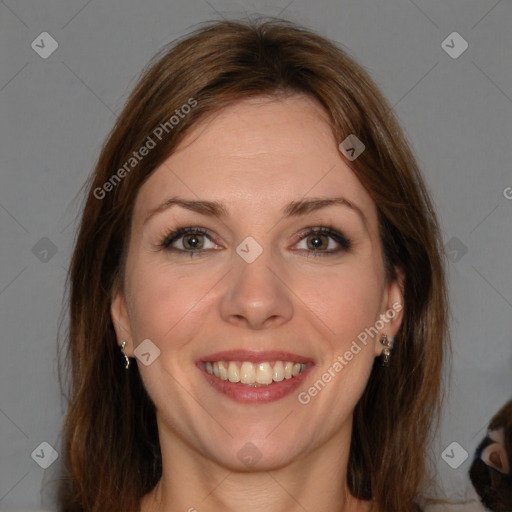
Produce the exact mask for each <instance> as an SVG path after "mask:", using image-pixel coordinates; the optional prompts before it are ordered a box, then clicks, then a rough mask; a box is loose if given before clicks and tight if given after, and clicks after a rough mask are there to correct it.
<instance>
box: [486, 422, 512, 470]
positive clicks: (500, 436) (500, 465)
mask: <svg viewBox="0 0 512 512" xmlns="http://www.w3.org/2000/svg"><path fill="white" fill-rule="evenodd" d="M504 437H505V429H504V428H503V427H502V428H499V429H496V430H492V431H490V432H489V438H490V439H492V440H493V441H494V442H493V443H491V444H490V445H489V446H486V447H485V448H484V449H483V451H482V455H481V456H480V458H481V459H482V460H483V461H484V462H485V463H486V464H487V465H488V466H489V467H491V468H494V469H496V470H497V471H499V472H500V473H503V474H505V475H509V474H510V465H509V462H508V455H507V451H506V449H505V439H504Z"/></svg>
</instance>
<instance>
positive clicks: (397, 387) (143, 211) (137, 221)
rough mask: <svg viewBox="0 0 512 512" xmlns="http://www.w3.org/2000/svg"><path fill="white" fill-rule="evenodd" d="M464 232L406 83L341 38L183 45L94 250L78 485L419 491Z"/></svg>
mask: <svg viewBox="0 0 512 512" xmlns="http://www.w3.org/2000/svg"><path fill="white" fill-rule="evenodd" d="M441 243H442V241H441V237H440V233H439V226H438V222H437V219H436V215H435V212H434V210H433V207H432V203H431V200H430V198H429V195H428V192H427V190H426V187H425V185H424V183H423V181H422V178H421V175H420V173H419V171H418V168H417V165H416V163H415V160H414V157H413V155H412V153H411V151H410V149H409V148H408V146H407V143H406V140H405V138H404V136H403V134H402V132H401V130H400V128H399V126H398V124H397V122H396V120H395V118H394V117H393V115H392V113H391V111H390V107H389V106H388V104H387V103H386V101H385V100H384V98H383V97H382V95H381V94H380V93H379V91H378V90H377V88H376V86H375V84H374V83H373V82H372V81H371V79H370V78H369V76H368V75H367V74H366V73H365V72H364V71H363V70H362V69H361V68H360V67H359V66H358V65H357V64H356V63H355V62H354V61H353V60H352V59H350V58H349V57H348V56H347V54H346V53H344V52H343V51H342V50H340V49H339V48H338V47H336V46H335V45H334V44H333V43H331V42H329V41H328V40H326V39H324V38H322V37H320V36H318V35H316V34H313V33H311V32H310V31H307V30H306V29H303V28H301V27H297V26H296V25H294V24H292V23H289V22H285V21H281V20H263V21H261V20H260V21H257V22H254V21H253V22H235V21H222V22H215V23H210V24H207V25H206V26H205V27H202V28H200V29H198V30H196V31H195V32H194V33H193V34H191V35H189V36H188V37H186V38H184V39H183V40H182V41H180V42H178V43H177V44H176V45H174V46H173V47H172V48H171V49H170V50H167V49H166V50H165V51H164V52H162V54H160V55H158V56H157V58H156V59H155V61H154V62H153V63H152V64H151V66H150V67H149V68H148V69H147V70H146V71H145V73H144V75H143V76H142V78H141V80H140V81H139V83H138V85H137V86H136V88H135V90H134V91H133V92H132V94H131V96H130V98H129V99H128V101H127V104H126V106H125V108H124V110H123V112H122V113H121V114H120V116H119V119H118V121H117V123H116V125H115V127H114V128H113V130H112V132H111V134H110V136H109V138H108V140H107V142H106V144H105V146H104V147H103V150H102V152H101V155H100V157H99V160H98V163H97V166H96V169H95V172H94V174H93V176H92V178H91V182H90V187H89V193H88V197H87V201H86V204H85V209H84V213H83V218H82V223H81V227H80V231H79V235H78V239H77V241H76V246H75V250H74V254H73V258H72V263H71V268H70V284H71V298H70V300H71V325H70V335H69V351H68V355H69V361H70V364H71V371H72V373H71V375H72V389H71V396H70V404H69V411H68V414H67V417H66V421H65V429H64V441H65V442H64V448H65V454H66V465H67V470H68V475H67V479H66V485H63V488H62V509H63V510H66V511H72V510H83V511H88V512H89V511H95V512H96V511H98V512H99V511H101V512H108V511H119V510H122V511H124V512H130V511H137V510H141V511H142V512H153V511H175V510H176V511H178V510H189V511H193V510H197V511H200V512H202V511H220V510H243V511H244V512H247V511H255V510H266V511H268V512H273V511H284V510H287V511H290V510H308V511H313V510H329V511H345V512H356V511H357V512H359V511H379V512H391V511H393V512H396V511H400V512H407V511H413V510H418V504H421V503H422V501H423V498H422V492H423V491H424V490H425V489H426V485H427V484H428V483H429V482H430V481H429V478H428V477H427V472H426V457H427V447H428V441H429V439H430V435H431V431H432V430H431V428H432V427H435V425H436V421H437V420H438V415H439V408H440V405H441V398H442V386H441V370H442V361H443V356H444V353H445V352H446V349H447V348H448V347H449V338H448V332H447V299H446V289H445V277H444V268H443V262H442V258H441V250H442V246H441ZM187 253H188V254H187Z"/></svg>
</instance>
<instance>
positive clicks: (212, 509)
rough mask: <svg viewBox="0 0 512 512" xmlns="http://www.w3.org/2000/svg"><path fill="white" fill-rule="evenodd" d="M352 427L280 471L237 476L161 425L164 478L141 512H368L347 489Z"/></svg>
mask: <svg viewBox="0 0 512 512" xmlns="http://www.w3.org/2000/svg"><path fill="white" fill-rule="evenodd" d="M351 428H352V422H351V420H350V422H348V423H347V424H346V425H344V426H343V428H342V429H341V430H340V432H339V433H337V435H336V436H334V437H333V438H331V439H330V440H328V441H327V442H326V443H324V444H322V445H321V446H319V447H317V448H316V449H313V450H311V451H308V452H307V453H305V454H303V455H302V456H301V457H298V458H296V459H295V460H293V461H292V462H291V463H289V464H286V465H284V466H282V467H279V468H276V467H273V468H271V469H266V470H262V471H238V470H233V469H230V468H228V467H225V466H222V465H219V464H217V463H216V462H215V461H212V460H211V459H209V458H207V457H205V456H204V455H203V454H202V453H199V452H198V451H197V449H196V448H194V447H192V446H191V445H189V444H188V443H185V442H184V441H183V439H182V438H180V437H179V436H178V435H177V434H176V433H175V432H174V431H172V430H171V429H169V428H168V427H166V426H164V425H162V423H161V422H160V420H159V432H160V445H161V450H162V477H161V479H160V481H159V482H158V484H157V485H156V487H155V488H154V489H153V490H152V491H151V492H150V493H149V494H147V495H146V496H145V497H144V498H143V500H142V502H141V512H178V511H179V512H181V511H188V512H220V511H225V510H243V511H244V512H260V511H261V510H265V512H295V511H297V512H299V511H300V512H304V511H309V510H329V511H332V512H370V511H371V502H368V501H362V500H358V499H356V498H354V497H353V496H352V495H351V494H350V492H349V490H348V487H347V485H346V477H347V474H346V470H347V465H348V453H349V447H350V434H351Z"/></svg>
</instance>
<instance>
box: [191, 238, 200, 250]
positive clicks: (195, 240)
mask: <svg viewBox="0 0 512 512" xmlns="http://www.w3.org/2000/svg"><path fill="white" fill-rule="evenodd" d="M191 241H192V242H191ZM188 245H189V246H191V247H192V248H194V249H195V248H196V247H197V245H200V244H199V240H198V238H197V236H196V235H190V236H189V238H188Z"/></svg>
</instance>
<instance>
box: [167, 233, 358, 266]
mask: <svg viewBox="0 0 512 512" xmlns="http://www.w3.org/2000/svg"><path fill="white" fill-rule="evenodd" d="M296 237H297V238H298V239H299V241H298V242H297V244H299V243H303V244H304V245H305V246H306V247H305V248H304V247H303V248H300V247H299V249H298V250H299V251H300V252H305V253H306V255H307V257H309V256H331V255H334V254H337V253H340V252H346V251H348V250H350V248H351V247H352V242H351V240H349V239H348V238H347V237H346V236H345V235H344V234H343V233H341V232H340V231H337V230H336V229H333V228H332V227H326V226H319V227H314V228H308V229H307V230H306V231H304V232H302V233H301V234H299V235H296ZM205 239H206V240H209V241H210V242H211V243H213V241H212V235H211V234H210V232H209V231H208V230H207V229H205V228H200V227H193V226H188V227H182V228H179V229H176V230H175V231H171V232H170V233H168V234H167V235H166V236H165V237H164V238H163V240H162V241H161V242H160V243H159V244H158V245H159V247H161V248H162V249H164V250H166V251H169V252H174V253H176V254H180V255H184V254H187V253H188V254H190V257H191V258H192V257H193V256H194V255H197V256H199V255H200V254H202V253H205V252H207V251H208V250H211V249H213V247H205ZM329 239H330V240H329ZM331 241H334V244H333V243H331ZM297 244H295V245H297ZM336 244H337V245H338V247H337V248H336V247H331V246H332V245H336ZM214 245H215V244H214Z"/></svg>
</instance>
